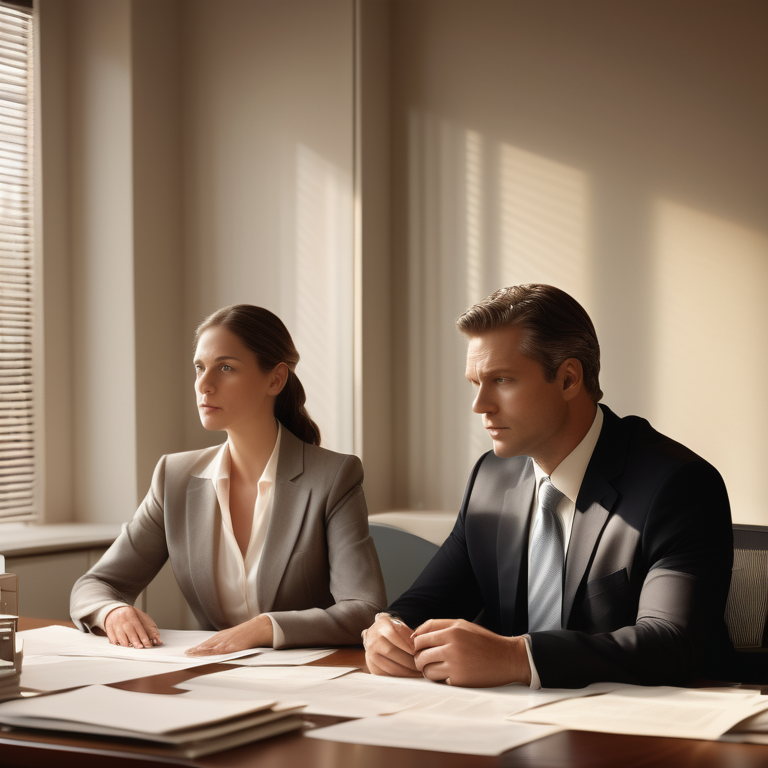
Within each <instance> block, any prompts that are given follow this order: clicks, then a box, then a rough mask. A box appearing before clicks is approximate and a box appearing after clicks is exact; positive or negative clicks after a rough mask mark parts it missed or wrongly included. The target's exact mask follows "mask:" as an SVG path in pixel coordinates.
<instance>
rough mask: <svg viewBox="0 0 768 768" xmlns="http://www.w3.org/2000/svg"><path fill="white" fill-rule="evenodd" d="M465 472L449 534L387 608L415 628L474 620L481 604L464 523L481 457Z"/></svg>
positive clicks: (481, 607) (480, 593) (480, 591)
mask: <svg viewBox="0 0 768 768" xmlns="http://www.w3.org/2000/svg"><path fill="white" fill-rule="evenodd" d="M484 458H485V457H481V458H480V459H479V460H478V461H477V462H476V463H475V466H474V468H473V470H472V473H471V474H470V476H469V481H468V482H467V487H466V490H465V491H464V499H463V501H462V504H461V509H460V511H459V515H458V517H457V519H456V523H455V524H454V526H453V530H452V531H451V534H450V536H448V538H447V539H446V540H445V541H444V542H443V545H442V546H441V547H440V549H439V550H438V551H437V552H436V553H435V555H434V557H433V558H432V559H431V560H430V561H429V563H427V565H426V567H425V568H424V570H423V571H422V572H421V574H420V575H419V576H418V578H417V579H416V581H414V583H413V585H412V586H411V587H410V588H409V589H407V590H406V591H405V592H404V593H403V594H402V595H401V596H400V597H398V598H397V599H396V600H395V602H394V603H392V605H390V606H389V608H388V609H387V610H388V611H389V612H390V613H392V614H394V615H396V616H399V617H400V618H401V619H402V620H403V621H404V622H405V623H406V624H407V625H408V626H409V627H411V628H413V629H415V628H416V627H418V626H419V625H420V624H423V623H424V622H425V621H427V620H428V619H433V618H441V619H466V620H467V621H474V620H475V619H476V618H477V616H478V614H479V613H480V612H481V611H482V610H483V608H484V600H483V594H482V590H481V588H480V586H479V584H478V581H477V577H476V575H475V572H474V569H473V567H472V562H471V560H470V557H469V551H468V548H467V540H466V531H465V523H466V517H467V507H468V505H469V499H470V496H471V495H472V488H473V487H474V484H475V479H476V478H477V473H478V471H479V469H480V466H481V464H482V463H483V459H484Z"/></svg>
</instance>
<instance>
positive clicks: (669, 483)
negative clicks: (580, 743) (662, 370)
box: [530, 461, 733, 688]
mask: <svg viewBox="0 0 768 768" xmlns="http://www.w3.org/2000/svg"><path fill="white" fill-rule="evenodd" d="M640 553H641V554H640V559H641V561H642V562H637V561H636V562H635V564H634V568H637V569H640V570H641V573H642V570H643V568H645V577H644V580H643V583H642V589H641V591H640V596H639V601H638V604H637V616H636V619H635V622H634V624H628V625H627V626H621V627H614V628H610V629H611V630H612V631H605V632H599V631H598V632H596V633H586V632H579V631H572V630H557V631H550V632H533V633H531V635H530V638H531V652H532V655H533V659H534V663H535V664H536V668H537V670H538V673H539V677H540V679H541V684H542V686H545V687H565V688H579V687H583V686H584V685H588V684H589V683H592V682H595V681H616V682H626V683H635V684H642V685H661V684H664V685H670V684H681V683H685V682H687V681H689V680H690V679H691V678H692V677H694V676H695V675H696V674H697V673H698V671H699V667H700V663H701V661H702V658H703V656H704V653H705V649H706V647H707V645H708V642H709V640H710V638H711V636H715V635H717V634H718V633H719V632H721V633H724V624H723V615H724V611H725V602H726V599H727V597H728V589H729V585H730V577H731V567H732V562H733V532H732V527H731V518H730V507H729V504H728V496H727V492H726V489H725V485H724V483H723V481H722V478H721V477H720V475H719V473H718V472H717V471H716V470H715V469H714V467H712V466H711V465H709V464H707V463H706V462H704V461H696V462H690V463H688V464H685V465H683V466H680V467H678V468H676V469H675V470H674V471H672V472H670V473H669V474H668V475H667V476H666V477H665V478H664V479H663V481H662V482H660V484H659V485H658V488H657V490H656V493H655V496H654V499H653V503H652V505H651V507H650V509H649V511H648V515H647V521H646V525H645V526H644V529H643V530H642V534H641V541H640ZM641 578H642V576H641ZM589 586H590V585H585V587H586V589H585V592H586V591H589ZM587 597H588V596H587V595H583V599H582V603H581V605H582V606H583V607H585V606H586V602H585V600H586V598H587ZM592 599H593V600H595V599H597V600H599V599H611V598H609V597H603V596H601V595H600V594H596V595H594V596H593V597H592ZM613 599H614V600H615V599H617V598H616V597H614V598H613ZM585 609H586V610H592V612H593V615H594V614H595V609H594V607H592V608H591V609H590V608H588V607H586V608H585Z"/></svg>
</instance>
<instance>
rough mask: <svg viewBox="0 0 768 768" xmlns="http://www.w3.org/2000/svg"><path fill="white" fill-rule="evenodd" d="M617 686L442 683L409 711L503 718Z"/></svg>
mask: <svg viewBox="0 0 768 768" xmlns="http://www.w3.org/2000/svg"><path fill="white" fill-rule="evenodd" d="M617 687H618V684H617V683H595V684H594V685H590V686H587V687H586V688H577V689H574V688H544V689H542V690H539V691H532V690H531V689H530V688H528V686H525V685H505V686H502V687H500V688H456V687H453V686H447V685H445V686H442V688H441V689H440V690H439V692H436V695H435V696H434V697H432V698H430V699H427V700H425V701H422V702H419V703H418V704H416V705H415V706H414V707H413V709H412V710H411V711H414V712H418V713H423V714H429V715H440V716H446V717H460V718H472V719H482V720H505V719H506V718H508V717H509V716H510V715H514V714H517V713H518V712H524V711H526V710H528V709H533V708H534V707H542V706H544V705H545V704H551V703H553V702H555V701H561V700H563V699H575V698H580V697H583V696H595V695H597V694H601V693H607V692H608V691H612V690H614V689H615V688H617Z"/></svg>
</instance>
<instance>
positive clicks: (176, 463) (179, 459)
mask: <svg viewBox="0 0 768 768" xmlns="http://www.w3.org/2000/svg"><path fill="white" fill-rule="evenodd" d="M221 448H222V446H221V445H214V446H211V447H210V448H198V449H197V450H194V451H182V452H180V453H167V454H166V455H165V456H163V458H162V459H161V460H160V461H161V462H164V463H165V468H166V472H173V473H174V474H175V473H183V474H190V475H197V474H198V473H200V472H203V471H204V470H205V469H206V468H207V467H208V466H209V465H210V463H211V462H212V461H213V460H214V458H215V457H216V454H217V453H218V452H219V451H220V450H221Z"/></svg>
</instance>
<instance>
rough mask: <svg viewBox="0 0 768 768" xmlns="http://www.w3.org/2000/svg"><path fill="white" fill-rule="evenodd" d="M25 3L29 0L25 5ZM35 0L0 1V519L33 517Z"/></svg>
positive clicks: (26, 518) (30, 518) (27, 518)
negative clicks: (33, 44) (33, 86)
mask: <svg viewBox="0 0 768 768" xmlns="http://www.w3.org/2000/svg"><path fill="white" fill-rule="evenodd" d="M27 6H28V7H27ZM32 85H33V70H32V9H31V3H23V2H16V3H2V4H0V520H3V521H8V520H32V519H34V515H35V509H34V489H35V446H34V427H35V423H34V414H33V400H32V394H33V382H32V322H33V319H34V318H33V303H32V299H33V297H32V279H33V272H32V246H33V242H32V235H33V215H32V137H33V119H32V118H33V115H32V106H33V88H32Z"/></svg>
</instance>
